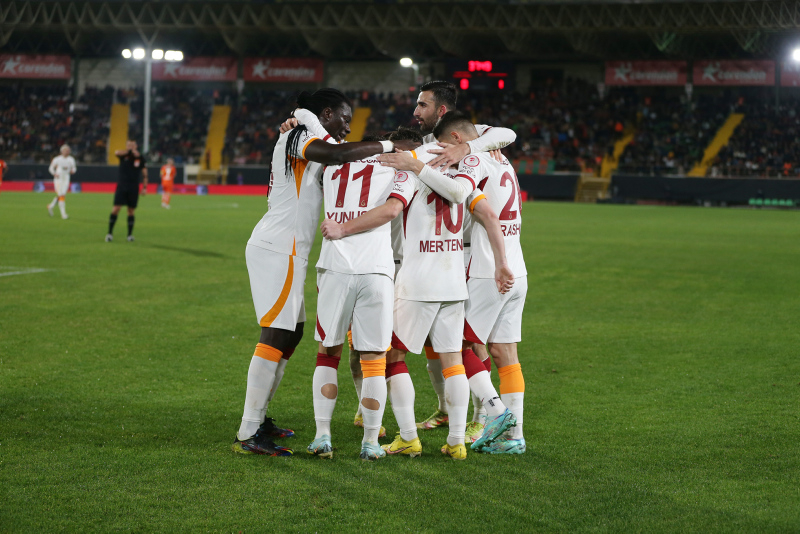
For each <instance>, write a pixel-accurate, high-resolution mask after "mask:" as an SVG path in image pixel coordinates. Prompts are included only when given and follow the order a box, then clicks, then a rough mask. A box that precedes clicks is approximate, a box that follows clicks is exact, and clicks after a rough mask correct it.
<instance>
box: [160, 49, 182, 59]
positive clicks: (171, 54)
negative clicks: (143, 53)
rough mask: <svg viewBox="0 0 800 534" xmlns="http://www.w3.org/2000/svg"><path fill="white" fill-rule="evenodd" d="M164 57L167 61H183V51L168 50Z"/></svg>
mask: <svg viewBox="0 0 800 534" xmlns="http://www.w3.org/2000/svg"><path fill="white" fill-rule="evenodd" d="M164 59H166V60H167V61H183V52H181V51H180V50H167V53H166V54H164Z"/></svg>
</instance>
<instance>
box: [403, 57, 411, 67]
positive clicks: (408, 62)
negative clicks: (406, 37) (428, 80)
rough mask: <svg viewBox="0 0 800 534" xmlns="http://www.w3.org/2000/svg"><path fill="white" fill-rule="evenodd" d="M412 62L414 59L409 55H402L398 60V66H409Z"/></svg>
mask: <svg viewBox="0 0 800 534" xmlns="http://www.w3.org/2000/svg"><path fill="white" fill-rule="evenodd" d="M413 64H414V60H413V59H411V58H410V57H404V58H403V59H401V60H400V66H401V67H410V66H411V65H413Z"/></svg>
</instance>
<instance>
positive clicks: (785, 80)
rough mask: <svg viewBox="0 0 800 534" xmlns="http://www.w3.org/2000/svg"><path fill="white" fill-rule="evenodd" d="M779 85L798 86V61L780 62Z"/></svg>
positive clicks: (799, 69)
mask: <svg viewBox="0 0 800 534" xmlns="http://www.w3.org/2000/svg"><path fill="white" fill-rule="evenodd" d="M781 87H800V62H798V61H784V62H782V63H781Z"/></svg>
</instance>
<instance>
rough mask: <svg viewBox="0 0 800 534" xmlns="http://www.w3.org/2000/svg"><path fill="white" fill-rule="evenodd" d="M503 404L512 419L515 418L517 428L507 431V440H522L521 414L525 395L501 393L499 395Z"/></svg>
mask: <svg viewBox="0 0 800 534" xmlns="http://www.w3.org/2000/svg"><path fill="white" fill-rule="evenodd" d="M500 398H501V399H503V402H504V403H505V405H506V406H508V409H509V410H510V411H511V413H513V414H514V417H516V418H517V426H514V427H511V428H509V429H508V436H509V439H522V438H523V435H522V412H523V408H524V400H525V393H503V394H502V395H500Z"/></svg>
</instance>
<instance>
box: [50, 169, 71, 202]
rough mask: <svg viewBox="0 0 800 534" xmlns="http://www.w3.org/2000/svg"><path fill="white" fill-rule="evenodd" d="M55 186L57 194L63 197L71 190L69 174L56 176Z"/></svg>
mask: <svg viewBox="0 0 800 534" xmlns="http://www.w3.org/2000/svg"><path fill="white" fill-rule="evenodd" d="M53 188H54V189H55V190H56V195H58V196H60V197H63V196H65V195H66V194H67V192H68V191H69V174H67V175H66V176H56V177H54V178H53Z"/></svg>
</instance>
